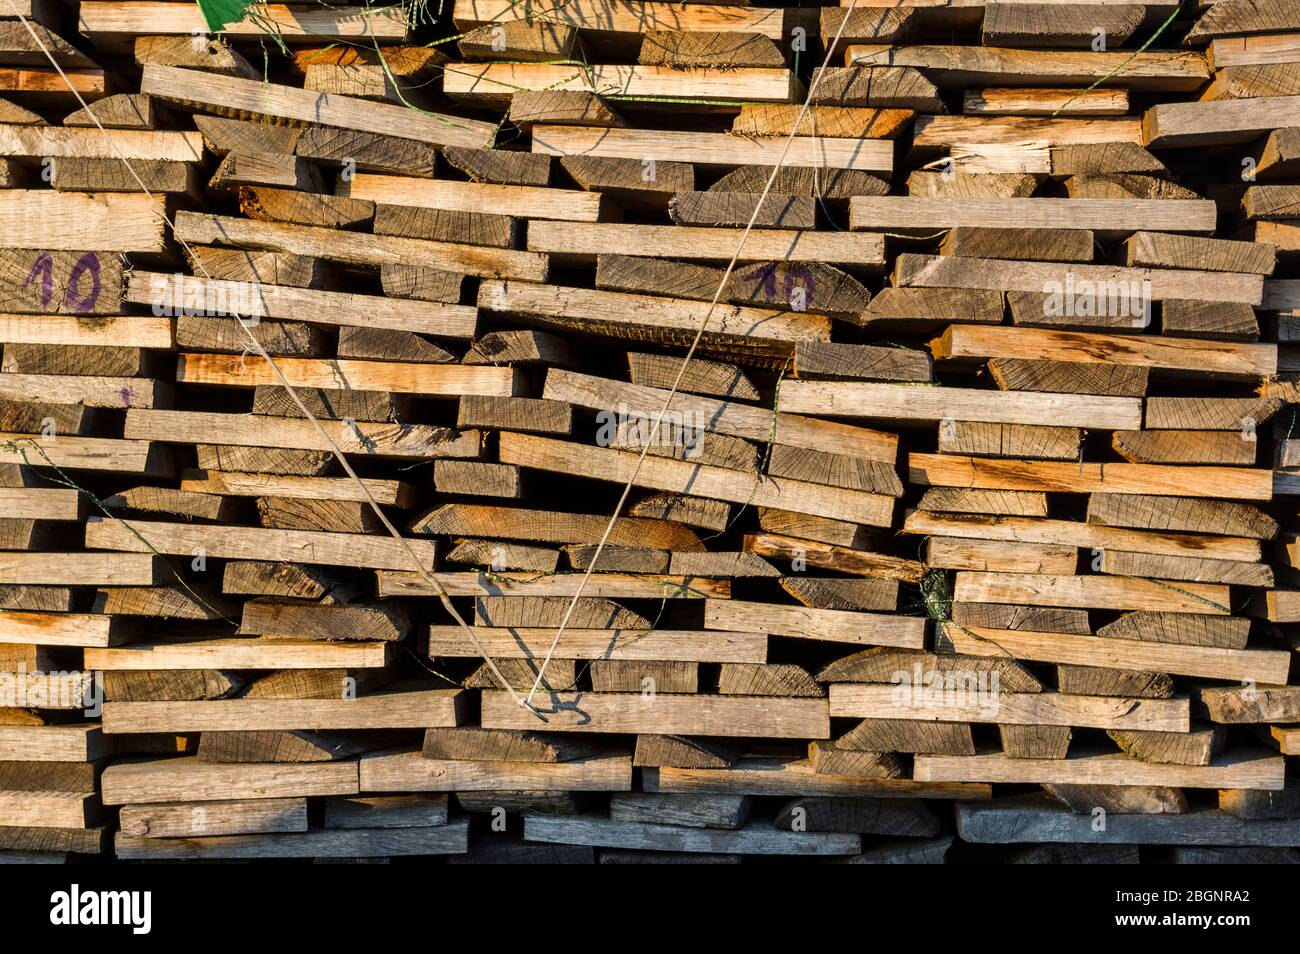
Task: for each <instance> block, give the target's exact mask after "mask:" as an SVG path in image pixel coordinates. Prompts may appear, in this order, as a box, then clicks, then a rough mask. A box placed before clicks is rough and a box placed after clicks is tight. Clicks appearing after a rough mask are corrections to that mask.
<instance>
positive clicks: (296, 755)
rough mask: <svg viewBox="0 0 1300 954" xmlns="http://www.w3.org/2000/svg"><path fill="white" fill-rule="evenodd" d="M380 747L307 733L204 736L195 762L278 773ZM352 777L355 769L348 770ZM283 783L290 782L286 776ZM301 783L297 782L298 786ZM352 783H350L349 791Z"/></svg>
mask: <svg viewBox="0 0 1300 954" xmlns="http://www.w3.org/2000/svg"><path fill="white" fill-rule="evenodd" d="M380 747H382V742H378V741H377V740H371V739H369V738H364V739H363V737H362V736H360V735H358V734H357V733H354V732H352V733H349V732H321V731H307V730H293V731H279V730H241V731H232V732H204V733H202V734H201V735H200V736H199V751H198V761H199V762H203V763H225V764H238V763H244V764H248V763H267V767H268V768H274V769H276V771H277V772H281V771H282V769H283V766H284V765H285V764H289V763H311V762H340V763H344V764H346V760H347V759H350V758H352V757H353V756H356V755H360V754H361V753H362V752H368V751H371V750H372V749H374V748H380ZM352 769H353V774H354V775H355V772H356V768H355V766H352ZM284 777H285V778H286V780H287V779H290V778H292V776H291V775H289V774H288V773H285V774H284ZM301 784H302V783H301V782H299V785H301ZM355 789H356V779H355V778H353V779H352V790H353V791H355Z"/></svg>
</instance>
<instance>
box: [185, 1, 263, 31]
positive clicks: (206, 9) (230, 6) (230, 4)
mask: <svg viewBox="0 0 1300 954" xmlns="http://www.w3.org/2000/svg"><path fill="white" fill-rule="evenodd" d="M198 4H199V9H200V10H201V11H203V19H205V20H207V21H208V31H209V32H211V33H219V32H220V31H221V30H223V29H224V28H225V26H226V24H227V23H238V22H239V21H240V20H242V19H244V14H245V13H247V12H248V8H249V7H250V6H252V5H253V0H198Z"/></svg>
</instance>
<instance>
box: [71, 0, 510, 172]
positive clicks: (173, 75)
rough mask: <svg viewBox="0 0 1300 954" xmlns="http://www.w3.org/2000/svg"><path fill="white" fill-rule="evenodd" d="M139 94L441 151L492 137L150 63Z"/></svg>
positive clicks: (447, 119) (461, 123) (437, 118)
mask: <svg viewBox="0 0 1300 954" xmlns="http://www.w3.org/2000/svg"><path fill="white" fill-rule="evenodd" d="M83 16H84V14H83ZM140 92H141V93H145V94H147V95H152V96H154V97H156V98H158V99H160V100H162V101H164V102H168V103H173V104H176V105H180V106H186V107H190V108H194V109H196V110H198V111H203V110H210V111H214V112H219V113H225V114H227V115H230V116H232V117H235V118H241V119H248V118H258V117H265V118H267V119H280V120H288V121H290V122H309V123H317V124H319V125H322V126H335V127H342V128H344V129H352V130H357V131H359V132H370V133H379V134H382V135H390V136H395V137H399V138H404V139H415V140H420V141H424V142H428V143H435V144H438V145H443V146H471V147H475V146H481V145H483V144H484V143H486V142H490V141H491V139H492V136H493V132H492V126H491V124H490V123H485V122H480V121H478V120H472V119H465V118H463V117H459V116H448V115H443V114H440V113H431V112H427V111H423V110H421V111H420V112H419V113H413V112H412V111H411V110H408V109H406V108H405V107H404V106H397V105H391V104H387V103H373V102H368V101H366V100H363V99H354V98H351V97H347V96H330V95H328V94H326V95H322V94H319V93H315V92H312V91H310V90H301V89H294V88H292V87H289V86H279V85H271V86H267V85H264V84H263V83H262V82H261V80H260V79H258V80H250V79H241V78H237V77H228V76H218V75H215V74H212V73H204V72H199V71H196V70H188V69H181V68H178V67H173V66H160V65H157V64H152V63H151V64H146V65H145V67H144V76H143V78H142V79H141V82H140Z"/></svg>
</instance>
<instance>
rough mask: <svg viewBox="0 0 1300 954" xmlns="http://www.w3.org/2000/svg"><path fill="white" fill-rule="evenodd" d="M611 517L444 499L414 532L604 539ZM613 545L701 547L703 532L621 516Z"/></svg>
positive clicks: (530, 538) (541, 540) (550, 539)
mask: <svg viewBox="0 0 1300 954" xmlns="http://www.w3.org/2000/svg"><path fill="white" fill-rule="evenodd" d="M607 523H608V521H607V520H606V519H605V518H604V517H600V516H596V515H594V514H571V513H556V512H553V511H544V510H526V509H519V508H514V507H490V506H484V505H479V504H473V505H471V504H445V505H443V506H441V507H437V508H435V509H433V510H430V511H429V512H427V513H425V514H424V515H423V516H421V517H419V518H417V519H416V520H415V521H414V522H413V523H412V524H411V528H410V529H411V530H412V531H413V532H415V533H421V534H430V535H442V534H449V535H452V536H471V537H488V538H492V537H498V536H503V535H506V536H509V537H510V538H511V539H513V540H528V541H534V542H539V543H583V544H586V543H591V544H595V543H597V542H599V540H600V538H601V536H602V535H603V534H604V532H605V526H606V524H607ZM608 543H611V544H613V545H614V546H628V547H637V548H640V549H649V550H654V549H664V550H684V551H690V552H701V551H703V550H704V545H703V544H702V543H701V542H700V539H699V537H698V536H697V535H696V534H695V533H694V532H692V531H690V530H688V529H686V528H685V527H683V526H681V525H680V524H674V523H670V522H668V521H660V520H645V519H635V518H621V519H619V520H618V521H617V522H616V523H615V525H614V529H613V532H612V533H611V534H610V535H609V539H608Z"/></svg>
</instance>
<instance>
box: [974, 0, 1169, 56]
mask: <svg viewBox="0 0 1300 954" xmlns="http://www.w3.org/2000/svg"><path fill="white" fill-rule="evenodd" d="M1056 6H1057V5H1056V4H1032V3H1031V4H1015V3H990V4H989V5H988V7H987V9H986V10H985V12H984V26H983V31H982V36H981V39H982V41H983V43H984V45H985V46H1008V47H1040V46H1042V47H1057V48H1061V47H1067V48H1075V47H1077V48H1083V49H1087V48H1088V47H1089V46H1091V45H1092V44H1093V43H1094V41H1095V37H1096V35H1097V33H1096V31H1098V30H1101V31H1102V35H1104V36H1105V37H1106V48H1107V49H1109V48H1111V47H1116V46H1123V45H1124V44H1125V43H1127V42H1128V40H1129V38H1130V37H1132V36H1133V34H1134V33H1135V32H1136V31H1137V29H1138V27H1140V26H1141V25H1142V22H1143V20H1144V19H1145V17H1146V9H1145V8H1144V7H1142V6H1140V5H1139V6H1081V7H1075V8H1070V7H1067V8H1066V9H1064V10H1057V9H1054V8H1055V7H1056Z"/></svg>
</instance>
